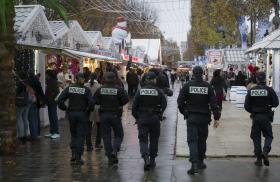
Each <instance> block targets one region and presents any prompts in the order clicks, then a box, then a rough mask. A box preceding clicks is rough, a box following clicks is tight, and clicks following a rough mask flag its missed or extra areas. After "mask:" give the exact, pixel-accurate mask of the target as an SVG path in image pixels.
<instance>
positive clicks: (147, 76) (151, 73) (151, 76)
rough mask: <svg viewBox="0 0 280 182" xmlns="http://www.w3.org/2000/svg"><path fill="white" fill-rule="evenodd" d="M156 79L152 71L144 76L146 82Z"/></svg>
mask: <svg viewBox="0 0 280 182" xmlns="http://www.w3.org/2000/svg"><path fill="white" fill-rule="evenodd" d="M156 77H157V75H156V74H155V73H154V72H152V71H149V72H148V73H147V75H146V79H147V80H153V79H156Z"/></svg>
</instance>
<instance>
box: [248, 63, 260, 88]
mask: <svg viewBox="0 0 280 182" xmlns="http://www.w3.org/2000/svg"><path fill="white" fill-rule="evenodd" d="M248 69H249V71H250V72H251V74H250V77H249V79H248V80H247V83H246V87H247V89H251V88H253V87H255V86H256V85H257V84H258V82H257V77H256V74H257V73H258V72H259V71H260V68H259V67H257V66H255V67H253V66H252V65H249V66H248Z"/></svg>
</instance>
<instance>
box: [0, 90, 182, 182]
mask: <svg viewBox="0 0 280 182" xmlns="http://www.w3.org/2000/svg"><path fill="white" fill-rule="evenodd" d="M177 93H178V92H177ZM177 93H176V94H177ZM176 94H175V95H174V97H172V98H169V101H168V109H167V111H166V112H165V116H166V117H167V119H166V120H165V121H163V122H162V125H161V136H160V141H159V143H160V144H159V156H158V158H157V159H156V162H157V168H156V169H155V170H154V171H153V172H151V173H149V172H146V173H145V172H144V170H143V165H144V162H143V160H142V158H141V155H140V151H139V144H138V131H137V126H136V125H135V124H134V123H135V120H134V118H133V117H132V115H131V104H132V103H131V102H130V103H129V104H128V105H127V106H126V107H125V108H124V113H123V126H124V133H125V135H124V141H123V145H122V148H121V151H120V153H119V166H118V168H117V169H115V168H109V167H108V161H107V158H106V157H105V154H104V150H101V151H99V152H96V151H94V152H90V153H87V152H85V153H84V156H83V158H84V160H85V161H86V164H85V165H84V166H82V167H72V166H71V165H70V162H69V159H70V155H71V154H70V149H69V141H70V140H69V139H70V134H69V126H68V122H67V121H60V123H59V124H60V133H61V138H60V139H58V140H50V139H46V138H41V139H40V141H37V142H33V143H30V142H28V143H27V144H26V145H20V146H19V148H18V152H17V154H16V155H15V156H5V157H1V156H0V162H1V166H0V181H5V182H6V181H7V182H8V181H28V182H30V181H40V182H41V181H63V182H64V181H66V182H68V181H108V182H111V181H121V182H125V181H128V182H134V181H161V182H165V181H166V182H167V181H172V179H171V178H172V173H173V172H172V168H173V165H174V156H175V153H174V151H175V142H176V120H177V107H173V105H176V98H177V95H176ZM47 132H48V129H45V130H44V133H47Z"/></svg>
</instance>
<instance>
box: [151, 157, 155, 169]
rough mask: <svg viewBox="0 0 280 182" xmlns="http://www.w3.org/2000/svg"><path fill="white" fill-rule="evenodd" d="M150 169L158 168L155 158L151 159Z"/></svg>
mask: <svg viewBox="0 0 280 182" xmlns="http://www.w3.org/2000/svg"><path fill="white" fill-rule="evenodd" d="M150 167H151V168H155V167H156V161H155V158H154V157H151V159H150Z"/></svg>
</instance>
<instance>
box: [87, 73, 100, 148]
mask: <svg viewBox="0 0 280 182" xmlns="http://www.w3.org/2000/svg"><path fill="white" fill-rule="evenodd" d="M96 79H97V75H96V74H95V73H92V74H91V75H90V80H89V82H88V83H86V84H85V86H86V87H89V88H90V90H91V93H92V95H94V93H95V92H96V90H97V89H98V88H99V87H100V86H101V85H100V84H99V83H98V82H97V80H96ZM98 109H99V106H97V105H96V106H95V108H94V111H93V112H91V113H90V116H89V122H88V127H87V129H88V130H87V134H86V144H87V151H92V150H93V146H92V141H91V135H92V134H91V133H92V125H93V123H94V124H95V125H96V140H95V149H101V148H102V145H101V130H100V120H99V115H98Z"/></svg>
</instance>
